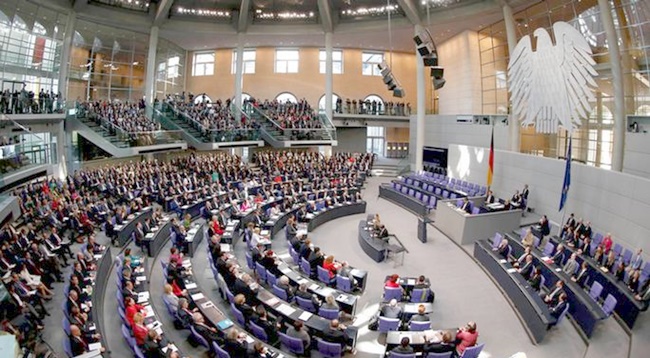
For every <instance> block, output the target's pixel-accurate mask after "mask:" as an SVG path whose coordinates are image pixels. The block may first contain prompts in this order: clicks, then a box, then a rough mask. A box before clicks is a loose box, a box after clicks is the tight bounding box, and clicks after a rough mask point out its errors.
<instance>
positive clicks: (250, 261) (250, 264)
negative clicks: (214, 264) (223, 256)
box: [208, 252, 255, 271]
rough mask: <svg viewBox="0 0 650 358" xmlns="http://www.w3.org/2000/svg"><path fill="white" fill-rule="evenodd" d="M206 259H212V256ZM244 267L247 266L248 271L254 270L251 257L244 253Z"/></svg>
mask: <svg viewBox="0 0 650 358" xmlns="http://www.w3.org/2000/svg"><path fill="white" fill-rule="evenodd" d="M208 257H212V256H210V255H208ZM246 266H248V269H249V270H253V271H254V270H255V263H254V262H253V257H252V256H251V254H249V253H248V252H247V253H246Z"/></svg>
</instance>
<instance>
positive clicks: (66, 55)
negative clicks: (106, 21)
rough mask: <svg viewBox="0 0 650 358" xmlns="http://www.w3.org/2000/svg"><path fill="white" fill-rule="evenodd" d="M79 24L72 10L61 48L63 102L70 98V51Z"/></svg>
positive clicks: (60, 71) (60, 84) (60, 90)
mask: <svg viewBox="0 0 650 358" xmlns="http://www.w3.org/2000/svg"><path fill="white" fill-rule="evenodd" d="M76 25H77V13H75V12H74V11H70V13H69V14H68V22H67V23H66V24H65V33H64V36H65V37H64V38H63V48H62V49H61V65H60V66H59V92H61V97H62V98H60V99H59V100H60V101H61V104H63V103H64V102H65V101H66V100H67V99H68V73H69V70H70V63H69V62H70V52H72V40H73V39H74V28H75V26H76Z"/></svg>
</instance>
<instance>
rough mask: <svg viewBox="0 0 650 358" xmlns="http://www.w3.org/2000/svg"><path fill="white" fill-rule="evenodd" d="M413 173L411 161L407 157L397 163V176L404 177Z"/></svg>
mask: <svg viewBox="0 0 650 358" xmlns="http://www.w3.org/2000/svg"><path fill="white" fill-rule="evenodd" d="M409 172H411V159H410V158H409V157H408V156H406V157H404V158H402V159H401V160H400V161H399V162H398V163H397V175H404V174H406V173H409Z"/></svg>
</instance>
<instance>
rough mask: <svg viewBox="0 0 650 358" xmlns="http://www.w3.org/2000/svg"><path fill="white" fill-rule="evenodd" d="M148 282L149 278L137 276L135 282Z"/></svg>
mask: <svg viewBox="0 0 650 358" xmlns="http://www.w3.org/2000/svg"><path fill="white" fill-rule="evenodd" d="M146 280H147V276H136V278H135V281H136V282H144V281H146Z"/></svg>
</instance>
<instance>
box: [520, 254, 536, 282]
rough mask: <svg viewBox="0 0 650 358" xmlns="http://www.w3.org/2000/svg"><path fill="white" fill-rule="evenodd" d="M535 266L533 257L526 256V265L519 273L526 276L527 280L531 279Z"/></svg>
mask: <svg viewBox="0 0 650 358" xmlns="http://www.w3.org/2000/svg"><path fill="white" fill-rule="evenodd" d="M534 267H535V265H534V264H533V255H528V256H526V263H524V265H523V266H522V267H520V268H519V269H518V272H519V273H520V274H521V275H522V276H524V278H525V279H526V280H528V278H530V275H531V274H532V273H533V268H534Z"/></svg>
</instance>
